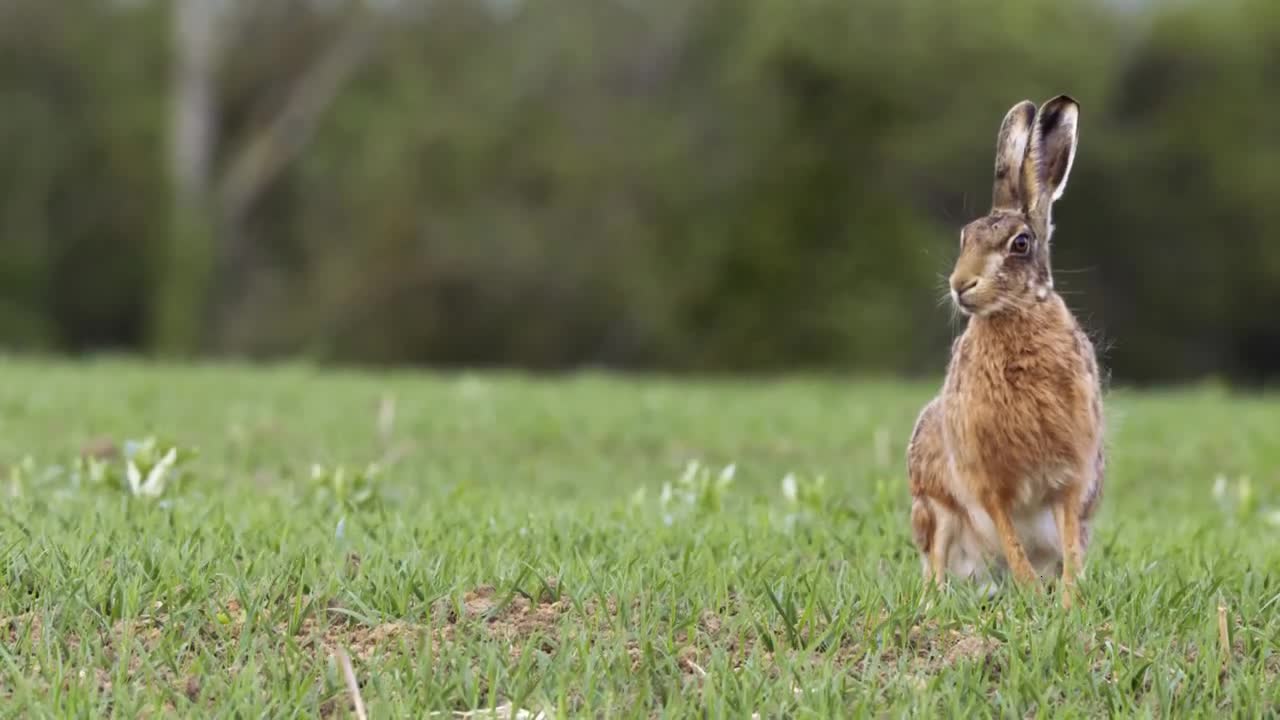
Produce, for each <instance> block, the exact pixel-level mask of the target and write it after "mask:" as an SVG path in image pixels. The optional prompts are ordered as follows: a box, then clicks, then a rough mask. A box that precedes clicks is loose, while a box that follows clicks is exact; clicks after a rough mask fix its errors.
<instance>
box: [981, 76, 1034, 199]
mask: <svg viewBox="0 0 1280 720" xmlns="http://www.w3.org/2000/svg"><path fill="white" fill-rule="evenodd" d="M1035 119H1036V104H1035V103H1033V102H1031V101H1030V100H1023V101H1022V102H1020V103H1018V104H1017V105H1014V106H1013V107H1011V108H1009V112H1008V113H1006V114H1005V116H1004V121H1003V122H1001V123H1000V132H999V133H998V134H997V135H996V170H995V181H994V182H993V183H992V187H991V209H992V210H1021V209H1022V206H1023V204H1024V201H1023V194H1022V180H1021V177H1020V176H1021V174H1022V163H1023V160H1024V159H1025V158H1026V157H1027V144H1028V143H1029V141H1030V140H1031V124H1032V123H1033V122H1035Z"/></svg>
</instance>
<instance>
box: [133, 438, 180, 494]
mask: <svg viewBox="0 0 1280 720" xmlns="http://www.w3.org/2000/svg"><path fill="white" fill-rule="evenodd" d="M177 461H178V449H177V448H170V449H169V452H167V453H165V454H164V457H162V458H160V462H158V463H156V464H155V467H153V468H151V470H149V471H148V472H147V479H146V480H143V479H142V471H141V470H139V469H138V465H137V463H135V462H133V461H132V460H130V461H129V467H128V471H129V491H130V492H132V493H133V494H134V495H135V496H136V495H143V496H146V497H156V496H158V495H160V494H161V493H163V492H164V486H165V483H166V482H168V480H169V471H170V470H172V469H173V465H174V463H176V462H177Z"/></svg>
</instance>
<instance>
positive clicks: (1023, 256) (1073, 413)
mask: <svg viewBox="0 0 1280 720" xmlns="http://www.w3.org/2000/svg"><path fill="white" fill-rule="evenodd" d="M1078 116H1079V110H1078V106H1077V105H1076V103H1075V101H1074V100H1071V99H1070V98H1068V97H1065V96H1061V97H1058V98H1054V99H1053V100H1050V101H1049V102H1047V103H1045V104H1044V105H1043V106H1042V107H1041V108H1040V109H1039V111H1035V109H1034V106H1033V105H1032V104H1031V103H1029V102H1025V101H1024V102H1022V103H1019V104H1017V105H1015V106H1014V107H1013V108H1012V109H1011V110H1010V111H1009V113H1008V115H1006V117H1005V120H1004V122H1003V123H1002V125H1001V127H1000V132H999V135H998V136H997V150H996V164H995V182H994V185H993V190H992V201H993V202H992V210H991V213H990V214H988V215H987V216H986V217H983V218H980V219H978V220H975V221H973V222H971V223H969V224H968V225H966V226H965V228H964V230H963V231H962V232H961V247H960V256H959V258H958V259H957V261H956V265H955V270H954V272H953V273H952V276H951V286H952V291H953V298H954V299H955V301H956V303H957V305H958V306H959V307H960V308H961V310H962V311H964V312H965V313H966V314H969V315H971V319H970V321H969V324H968V327H967V328H966V329H965V332H964V333H963V334H962V335H961V336H960V337H959V338H957V339H956V342H955V344H954V345H953V347H952V352H951V362H950V364H949V366H948V370H947V379H946V382H945V383H944V385H943V389H942V393H941V394H940V395H939V396H938V397H936V398H934V399H933V400H932V401H931V402H930V403H929V404H928V405H926V406H925V408H924V410H923V411H922V412H921V414H920V417H919V419H918V420H917V421H916V426H915V429H914V431H913V433H912V436H911V441H910V444H909V448H908V452H907V467H908V475H909V477H910V489H911V495H912V506H911V527H912V537H913V539H914V542H915V544H916V546H917V548H918V549H919V551H920V553H921V558H922V566H923V570H924V573H925V576H926V578H932V579H933V581H934V582H937V583H941V582H943V581H944V579H945V576H946V574H947V573H948V572H951V573H953V574H961V575H977V574H980V573H982V572H984V570H983V568H985V567H986V566H987V564H988V563H990V564H993V565H995V566H996V570H1002V569H1004V568H1007V569H1008V570H1010V571H1012V573H1013V575H1014V577H1015V578H1016V579H1017V580H1019V581H1021V582H1027V583H1034V582H1035V581H1036V579H1037V577H1038V576H1040V575H1044V574H1048V573H1050V572H1053V573H1055V574H1056V572H1058V571H1059V568H1060V572H1061V577H1062V582H1063V590H1064V592H1063V602H1064V604H1070V602H1071V599H1070V598H1071V595H1070V591H1071V588H1072V587H1073V586H1074V583H1075V579H1076V577H1077V575H1078V574H1079V573H1080V571H1081V569H1082V568H1083V562H1084V553H1085V550H1086V548H1087V546H1088V542H1089V536H1090V521H1091V518H1092V516H1093V514H1094V512H1095V510H1096V506H1097V503H1098V499H1099V497H1100V495H1101V488H1102V476H1103V471H1104V466H1105V458H1104V455H1103V449H1102V433H1103V415H1102V385H1101V378H1100V374H1099V370H1098V363H1097V358H1096V356H1095V352H1094V348H1093V344H1092V343H1091V342H1090V341H1089V338H1088V336H1087V335H1086V334H1085V333H1084V332H1083V331H1082V330H1081V328H1080V325H1079V324H1078V323H1077V322H1076V319H1075V317H1074V316H1073V315H1072V314H1071V311H1070V310H1069V309H1068V308H1067V306H1066V304H1065V303H1064V302H1063V300H1062V298H1061V297H1060V296H1059V295H1058V294H1057V293H1056V292H1054V290H1053V277H1052V272H1051V270H1050V265H1049V241H1050V237H1051V235H1052V232H1053V226H1052V223H1051V220H1050V210H1051V208H1052V205H1053V201H1054V200H1056V199H1057V198H1058V197H1059V196H1060V195H1061V194H1062V191H1063V188H1064V187H1065V184H1066V180H1067V177H1068V175H1069V173H1070V170H1071V164H1072V162H1073V160H1074V154H1075V147H1076V132H1077V128H1076V125H1077V120H1078ZM1019 158H1021V160H1020V166H1017V167H1015V165H1016V163H1017V162H1018V159H1019ZM1015 170H1016V172H1015Z"/></svg>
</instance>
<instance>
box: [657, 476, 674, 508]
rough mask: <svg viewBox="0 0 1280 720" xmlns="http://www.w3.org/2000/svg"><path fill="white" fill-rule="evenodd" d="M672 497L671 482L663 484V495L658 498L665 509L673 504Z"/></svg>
mask: <svg viewBox="0 0 1280 720" xmlns="http://www.w3.org/2000/svg"><path fill="white" fill-rule="evenodd" d="M671 496H672V490H671V483H669V482H665V483H662V494H661V495H659V496H658V502H659V503H662V506H663V507H666V506H667V505H670V504H671Z"/></svg>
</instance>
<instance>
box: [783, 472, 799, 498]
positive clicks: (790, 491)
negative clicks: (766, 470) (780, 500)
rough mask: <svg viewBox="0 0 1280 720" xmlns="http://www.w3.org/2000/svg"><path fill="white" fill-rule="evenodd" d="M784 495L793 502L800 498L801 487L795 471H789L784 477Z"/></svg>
mask: <svg viewBox="0 0 1280 720" xmlns="http://www.w3.org/2000/svg"><path fill="white" fill-rule="evenodd" d="M782 495H783V497H785V498H786V499H787V502H791V503H794V502H795V501H796V499H797V498H799V496H800V488H799V486H798V485H797V484H796V476H795V474H794V473H787V475H786V477H784V478H782Z"/></svg>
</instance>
